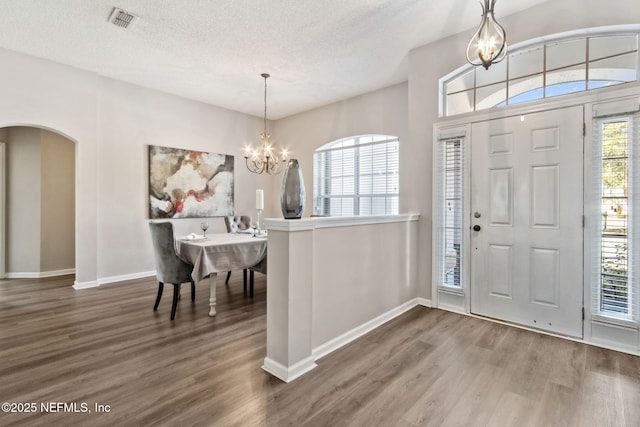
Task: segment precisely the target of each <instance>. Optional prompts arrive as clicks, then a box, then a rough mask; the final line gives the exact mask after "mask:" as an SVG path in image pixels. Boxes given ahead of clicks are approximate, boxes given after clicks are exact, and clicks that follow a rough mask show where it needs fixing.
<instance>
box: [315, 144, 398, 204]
mask: <svg viewBox="0 0 640 427" xmlns="http://www.w3.org/2000/svg"><path fill="white" fill-rule="evenodd" d="M399 150H400V143H399V140H398V138H397V137H395V136H388V135H361V136H354V137H349V138H344V139H341V140H338V141H333V142H330V143H328V144H325V145H324V146H322V147H320V148H319V149H317V150H316V151H315V152H314V154H313V213H314V215H319V216H358V215H381V214H397V213H398V201H399V185H400V182H399V160H400V158H399Z"/></svg>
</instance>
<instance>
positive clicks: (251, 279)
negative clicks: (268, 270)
mask: <svg viewBox="0 0 640 427" xmlns="http://www.w3.org/2000/svg"><path fill="white" fill-rule="evenodd" d="M254 274H255V273H254V271H253V270H251V273H250V277H251V278H250V279H249V296H250V297H251V298H253V278H254V277H253V276H254Z"/></svg>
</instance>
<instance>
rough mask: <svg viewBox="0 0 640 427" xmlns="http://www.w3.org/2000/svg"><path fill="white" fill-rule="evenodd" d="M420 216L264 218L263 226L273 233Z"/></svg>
mask: <svg viewBox="0 0 640 427" xmlns="http://www.w3.org/2000/svg"><path fill="white" fill-rule="evenodd" d="M419 219H420V214H416V213H406V214H397V215H369V216H322V217H308V218H301V219H280V218H266V219H265V220H264V226H265V227H266V229H267V230H275V231H305V230H314V229H316V228H336V227H352V226H357V225H371V224H386V223H392V222H410V221H418V220H419Z"/></svg>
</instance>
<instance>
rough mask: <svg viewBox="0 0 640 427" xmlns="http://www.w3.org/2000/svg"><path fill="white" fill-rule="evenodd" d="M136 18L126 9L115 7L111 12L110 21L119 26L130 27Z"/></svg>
mask: <svg viewBox="0 0 640 427" xmlns="http://www.w3.org/2000/svg"><path fill="white" fill-rule="evenodd" d="M135 19H136V17H135V15H132V14H130V13H129V12H127V11H126V10H122V9H118V8H117V7H114V8H113V12H111V16H110V17H109V22H111V23H112V24H113V25H117V26H118V27H122V28H128V27H129V25H131V24H132V23H133V21H134V20H135Z"/></svg>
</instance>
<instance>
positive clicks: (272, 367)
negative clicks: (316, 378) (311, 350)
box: [262, 357, 318, 383]
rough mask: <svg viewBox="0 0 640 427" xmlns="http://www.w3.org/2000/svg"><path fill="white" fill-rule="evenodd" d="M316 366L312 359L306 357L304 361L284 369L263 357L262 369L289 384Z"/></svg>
mask: <svg viewBox="0 0 640 427" xmlns="http://www.w3.org/2000/svg"><path fill="white" fill-rule="evenodd" d="M316 366H318V365H316V362H315V361H314V360H313V357H307V358H306V359H303V360H301V361H299V362H298V363H295V364H293V365H291V366H289V367H286V366H284V365H282V364H280V363H278V362H276V361H275V360H273V359H270V358H268V357H265V358H264V364H263V365H262V369H264V370H265V371H267V372H268V373H270V374H271V375H273V376H274V377H276V378H279V379H281V380H282V381H284V382H285V383H289V382H291V381H293V380H295V379H296V378H298V377H299V376H301V375H303V374H306V373H307V372H309V371H310V370H312V369H313V368H315V367H316Z"/></svg>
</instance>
